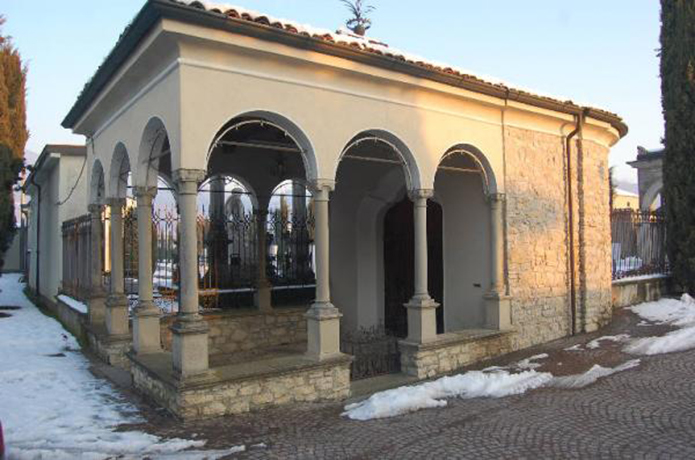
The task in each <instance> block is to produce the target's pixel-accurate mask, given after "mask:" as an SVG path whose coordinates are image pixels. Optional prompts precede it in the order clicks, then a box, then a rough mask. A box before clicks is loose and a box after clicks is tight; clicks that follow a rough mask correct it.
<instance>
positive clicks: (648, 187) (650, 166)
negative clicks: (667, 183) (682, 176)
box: [628, 147, 665, 211]
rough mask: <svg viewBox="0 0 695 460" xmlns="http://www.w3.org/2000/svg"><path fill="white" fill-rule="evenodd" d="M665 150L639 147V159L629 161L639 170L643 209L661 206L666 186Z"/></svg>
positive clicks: (640, 198) (654, 208)
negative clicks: (662, 192) (662, 193)
mask: <svg viewBox="0 0 695 460" xmlns="http://www.w3.org/2000/svg"><path fill="white" fill-rule="evenodd" d="M664 155H665V150H664V149H659V150H647V149H645V148H644V147H637V160H635V161H631V162H628V164H629V165H630V166H632V167H633V168H635V169H636V170H637V183H638V185H639V207H640V209H641V210H643V211H648V210H652V211H654V210H656V209H658V208H660V207H661V204H662V203H661V200H662V197H661V191H662V190H663V188H664V171H663V163H664Z"/></svg>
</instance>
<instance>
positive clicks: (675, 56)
mask: <svg viewBox="0 0 695 460" xmlns="http://www.w3.org/2000/svg"><path fill="white" fill-rule="evenodd" d="M661 92H662V104H663V113H664V119H665V122H666V137H665V145H666V155H665V157H664V171H663V172H664V192H663V197H664V202H665V206H666V222H667V250H668V256H669V260H670V263H671V269H672V272H673V276H674V278H675V280H676V281H677V282H678V283H679V284H681V286H682V287H683V288H684V289H685V290H686V291H688V292H689V293H691V294H693V293H695V0H661Z"/></svg>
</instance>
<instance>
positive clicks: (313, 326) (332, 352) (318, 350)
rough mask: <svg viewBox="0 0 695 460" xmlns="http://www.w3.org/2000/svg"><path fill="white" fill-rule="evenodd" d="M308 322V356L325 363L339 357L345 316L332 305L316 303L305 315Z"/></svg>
mask: <svg viewBox="0 0 695 460" xmlns="http://www.w3.org/2000/svg"><path fill="white" fill-rule="evenodd" d="M304 316H305V317H306V320H307V338H308V340H307V351H306V353H307V356H308V357H310V358H312V359H314V360H317V361H323V360H326V359H330V358H334V357H336V356H339V355H340V354H341V353H340V318H342V317H343V314H342V313H340V310H338V309H337V308H336V307H334V306H333V305H332V304H331V303H315V304H313V305H312V306H311V308H309V310H308V311H307V312H306V313H305V315H304Z"/></svg>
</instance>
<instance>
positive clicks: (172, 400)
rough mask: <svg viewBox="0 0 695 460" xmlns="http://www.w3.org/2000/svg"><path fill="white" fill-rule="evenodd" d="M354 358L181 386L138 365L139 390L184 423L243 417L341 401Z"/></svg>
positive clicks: (135, 373) (135, 370)
mask: <svg viewBox="0 0 695 460" xmlns="http://www.w3.org/2000/svg"><path fill="white" fill-rule="evenodd" d="M350 363H351V359H350V358H349V357H347V356H342V357H339V358H337V359H334V360H331V361H328V362H322V363H315V364H311V365H307V366H304V367H302V368H295V369H292V370H288V371H284V372H282V371H279V372H275V373H271V374H265V375H258V376H255V377H248V378H244V379H240V380H229V381H224V380H220V379H218V380H216V381H215V382H212V383H206V384H200V385H191V386H190V387H186V385H185V384H184V385H182V386H177V385H172V384H171V383H170V382H167V381H165V380H163V379H161V378H158V377H155V376H154V375H152V374H151V373H150V372H148V371H147V370H146V369H145V368H144V367H143V366H142V365H141V364H139V363H137V361H133V364H132V367H131V373H132V376H133V383H134V385H135V387H136V388H137V389H138V390H139V391H141V392H142V393H144V394H145V395H147V396H149V397H151V398H152V399H154V400H155V401H156V402H157V403H159V404H161V405H162V406H164V407H166V408H167V409H168V410H169V411H171V412H172V413H173V414H174V415H176V416H177V417H180V418H182V419H184V420H197V419H204V418H211V417H219V416H223V415H232V414H240V413H244V412H249V411H253V410H257V409H262V408H265V407H270V406H278V405H283V404H289V403H296V402H319V401H340V400H343V399H346V398H348V397H349V396H350Z"/></svg>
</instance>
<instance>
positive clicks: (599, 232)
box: [504, 126, 611, 349]
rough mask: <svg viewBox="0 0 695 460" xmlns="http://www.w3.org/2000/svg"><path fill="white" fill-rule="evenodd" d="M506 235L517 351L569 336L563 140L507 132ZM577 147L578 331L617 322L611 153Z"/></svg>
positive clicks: (522, 131)
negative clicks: (613, 313)
mask: <svg viewBox="0 0 695 460" xmlns="http://www.w3.org/2000/svg"><path fill="white" fill-rule="evenodd" d="M504 132H505V162H506V168H505V171H506V177H505V183H506V195H507V203H506V237H507V240H506V241H507V267H506V269H507V274H508V280H509V294H510V295H511V297H512V307H511V311H512V323H513V326H514V328H515V330H516V331H517V334H516V336H515V338H514V339H513V348H514V349H520V348H525V347H529V346H532V345H536V344H539V343H544V342H548V341H551V340H554V339H557V338H560V337H564V336H567V335H569V334H570V333H571V330H572V316H571V310H570V294H569V292H570V257H569V232H568V226H569V220H568V214H569V213H568V200H567V186H568V184H567V180H566V175H567V159H566V155H565V147H564V143H565V140H564V138H563V137H562V136H559V135H553V134H548V133H541V132H535V131H529V130H525V129H520V128H514V127H509V126H507V127H505V131H504ZM583 146H584V155H583V156H582V157H581V159H580V158H579V157H578V155H577V148H576V143H575V145H574V146H573V148H572V154H573V155H572V172H573V179H572V189H573V190H572V192H573V197H574V198H573V202H574V203H573V204H574V207H573V208H574V235H575V237H574V241H575V283H576V289H577V310H578V311H577V329H578V332H582V331H587V332H588V331H593V330H596V329H597V328H599V327H600V326H602V325H605V324H606V323H607V322H608V321H610V317H611V298H610V293H611V236H610V210H609V191H608V188H609V186H608V149H606V148H605V147H602V146H600V145H598V144H595V143H593V142H584V145H583Z"/></svg>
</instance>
